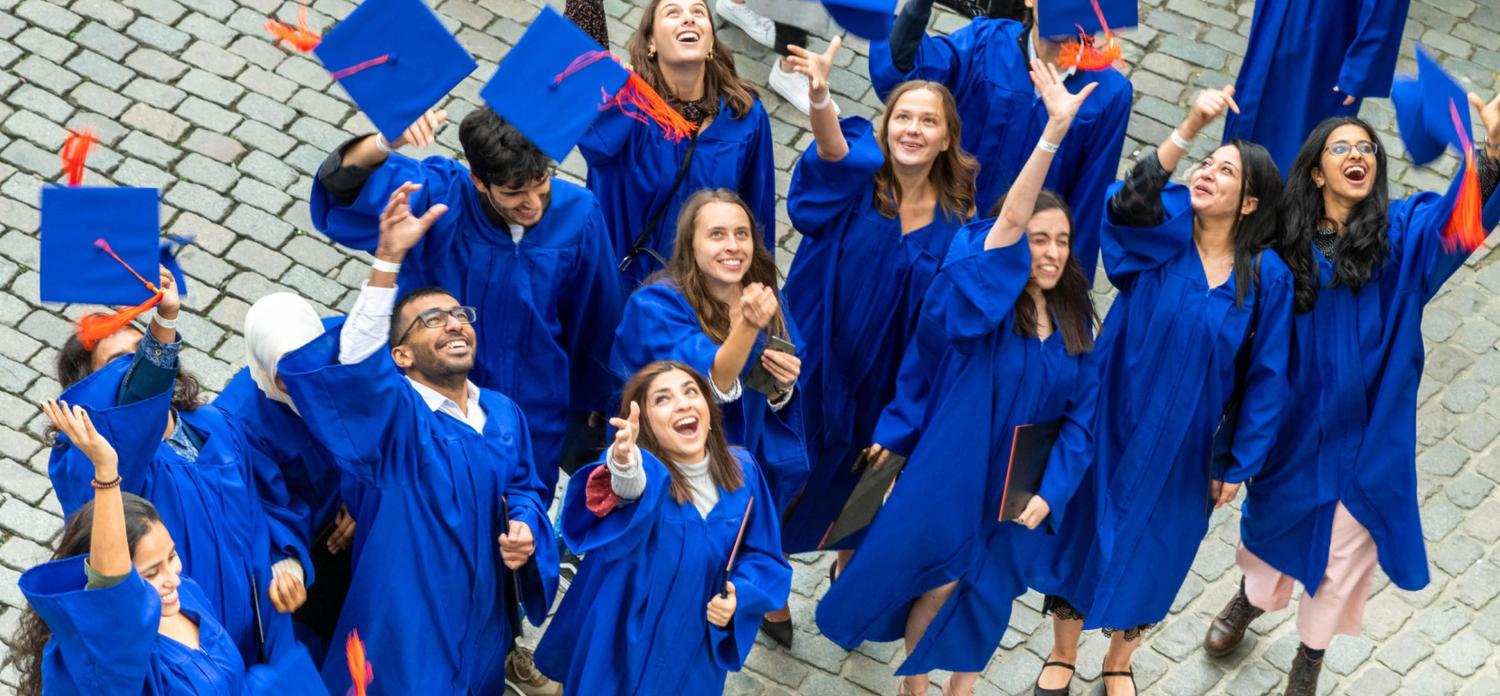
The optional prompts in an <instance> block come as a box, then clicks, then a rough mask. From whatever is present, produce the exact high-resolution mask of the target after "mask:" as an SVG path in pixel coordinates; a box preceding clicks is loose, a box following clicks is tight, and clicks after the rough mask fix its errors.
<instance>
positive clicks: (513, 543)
mask: <svg viewBox="0 0 1500 696" xmlns="http://www.w3.org/2000/svg"><path fill="white" fill-rule="evenodd" d="M535 552H536V537H533V536H532V535H531V527H530V526H528V525H527V524H526V523H525V522H522V521H520V520H511V521H510V531H509V532H506V533H505V534H501V535H500V560H502V561H504V562H505V567H506V568H510V569H511V570H515V569H517V568H520V567H521V566H523V565H526V561H528V560H530V559H531V554H533V553H535Z"/></svg>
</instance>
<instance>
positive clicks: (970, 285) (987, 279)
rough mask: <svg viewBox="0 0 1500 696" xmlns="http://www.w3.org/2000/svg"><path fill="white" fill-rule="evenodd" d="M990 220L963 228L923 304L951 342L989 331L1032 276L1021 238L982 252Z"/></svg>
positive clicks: (1002, 318) (1009, 309) (992, 220)
mask: <svg viewBox="0 0 1500 696" xmlns="http://www.w3.org/2000/svg"><path fill="white" fill-rule="evenodd" d="M994 224H995V218H988V219H983V220H976V221H974V222H971V223H969V224H967V225H965V226H964V229H963V230H962V231H961V232H960V233H959V234H958V235H957V236H955V237H954V239H955V240H961V242H960V243H961V244H962V246H960V243H955V244H954V246H953V248H952V249H951V250H950V251H949V253H948V258H947V259H945V260H944V261H943V269H942V271H941V272H939V273H938V276H937V277H936V278H934V279H933V281H932V284H933V287H934V288H935V289H929V291H928V295H927V302H931V303H935V304H936V305H937V306H936V307H934V308H933V311H935V312H938V313H939V314H941V315H942V317H943V332H944V335H945V336H946V337H947V339H948V341H949V342H951V343H963V342H967V341H971V340H973V339H976V338H979V337H981V336H985V335H988V334H991V333H994V332H995V331H996V330H997V329H998V328H999V327H1000V325H1001V323H1002V322H1004V321H1005V319H1006V317H1009V316H1010V315H1011V313H1012V312H1013V311H1015V307H1016V299H1017V298H1019V297H1020V296H1021V292H1022V291H1024V290H1025V289H1026V281H1027V280H1029V279H1030V278H1031V245H1030V244H1027V243H1026V240H1025V238H1024V235H1023V237H1022V238H1021V239H1018V240H1016V241H1015V243H1013V244H1011V245H1010V246H1004V247H999V248H996V249H985V248H984V242H985V237H987V236H988V235H989V232H990V228H991V227H992V226H993V225H994Z"/></svg>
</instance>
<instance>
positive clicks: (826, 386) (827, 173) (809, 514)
mask: <svg viewBox="0 0 1500 696" xmlns="http://www.w3.org/2000/svg"><path fill="white" fill-rule="evenodd" d="M842 125H843V131H844V137H845V138H846V139H848V141H849V154H848V155H846V156H845V157H844V158H843V159H842V160H839V161H838V162H825V161H823V159H822V158H820V157H818V151H817V144H816V143H813V144H811V145H809V146H808V148H807V152H805V153H803V155H802V159H801V161H799V162H798V164H797V168H796V170H794V171H793V173H792V183H791V187H790V189H789V190H788V192H787V213H788V215H790V217H791V220H792V225H793V226H794V227H796V228H797V230H798V231H800V232H801V233H802V246H801V247H799V248H798V249H797V256H796V258H795V259H793V260H792V269H791V272H790V273H789V274H788V275H787V282H786V296H787V302H788V307H787V310H788V312H790V314H791V316H792V318H793V320H794V321H795V322H796V324H797V326H798V327H800V328H801V329H802V332H803V338H804V339H805V340H806V348H805V349H804V350H803V351H802V378H801V379H800V380H799V383H800V384H801V386H802V388H803V389H804V390H806V391H805V393H804V394H803V398H805V399H807V403H808V404H809V407H808V408H807V409H805V410H804V412H803V417H804V419H805V425H806V432H807V433H809V434H810V439H809V442H808V448H807V449H808V460H809V462H810V464H811V469H812V473H811V475H810V477H809V478H808V483H807V489H806V490H807V492H806V493H805V494H804V495H803V496H802V497H801V499H799V500H798V502H797V504H796V505H794V506H793V508H792V510H791V511H790V512H789V513H788V514H789V517H788V519H787V521H786V525H785V527H783V529H782V541H783V543H785V544H786V547H787V549H788V551H790V552H792V553H797V552H802V551H812V550H815V549H817V548H818V547H819V542H820V541H821V540H822V537H823V535H824V533H826V532H827V531H828V529H829V526H830V525H832V524H833V521H834V519H835V518H836V517H838V513H839V510H840V509H842V508H843V505H844V503H845V501H847V500H848V498H849V493H850V492H851V491H853V490H854V484H855V483H856V482H857V481H859V474H858V472H855V471H854V470H853V467H852V466H851V464H852V463H853V461H854V459H855V457H857V456H858V453H859V450H860V449H861V448H863V447H865V446H866V445H869V444H870V437H871V435H872V433H873V432H874V430H875V421H876V419H877V418H879V416H880V410H881V408H882V407H883V406H885V404H886V403H887V402H889V401H890V400H891V397H892V396H893V395H894V393H895V386H896V373H897V370H898V369H899V368H900V366H901V356H902V355H903V354H904V353H905V352H906V346H907V343H908V342H909V341H910V340H911V336H912V333H913V331H914V329H915V327H916V323H917V313H918V310H919V309H920V307H921V305H922V298H923V296H924V295H925V294H926V292H927V286H928V284H929V283H931V282H932V277H933V276H934V275H936V273H937V270H938V266H939V264H940V262H941V261H942V258H943V254H944V253H946V252H947V251H948V245H949V244H951V243H952V241H953V234H954V232H956V231H957V230H958V227H959V226H960V225H961V224H962V222H961V221H959V220H953V219H949V218H948V217H947V215H946V214H945V213H944V212H943V211H942V210H935V211H934V213H933V218H932V222H931V223H929V224H928V225H927V226H925V227H922V228H920V229H916V230H912V231H911V232H909V233H906V234H903V233H902V232H901V219H900V218H899V217H895V218H888V217H885V216H884V215H881V214H880V212H879V211H878V210H877V209H876V208H875V200H874V199H875V185H874V176H875V172H876V171H878V170H879V169H880V167H881V165H882V164H884V162H885V156H884V155H883V154H881V151H880V144H879V142H878V141H877V139H876V137H875V131H874V126H872V125H871V123H870V122H869V121H867V120H865V119H863V118H859V117H851V118H847V119H844V121H843V124H842Z"/></svg>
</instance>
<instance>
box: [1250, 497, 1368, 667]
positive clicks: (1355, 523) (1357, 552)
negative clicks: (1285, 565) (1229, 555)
mask: <svg viewBox="0 0 1500 696" xmlns="http://www.w3.org/2000/svg"><path fill="white" fill-rule="evenodd" d="M1235 562H1236V563H1237V564H1238V565H1239V567H1240V570H1241V571H1242V572H1244V574H1245V595H1246V596H1247V597H1249V599H1250V603H1251V604H1254V605H1255V606H1256V607H1258V608H1260V609H1264V610H1266V611H1277V610H1280V609H1285V608H1286V606H1287V604H1288V603H1290V602H1291V599H1292V584H1293V582H1294V581H1293V579H1292V577H1291V576H1290V575H1287V574H1285V573H1282V572H1281V571H1279V570H1276V569H1275V568H1273V567H1271V565H1270V564H1269V563H1266V562H1265V561H1263V560H1261V559H1260V558H1259V557H1258V556H1256V555H1255V554H1253V553H1251V552H1250V550H1249V549H1247V548H1245V546H1244V545H1243V544H1241V545H1240V548H1239V551H1238V553H1237V554H1236V557H1235ZM1377 565H1379V558H1378V557H1377V555H1376V552H1375V540H1374V539H1372V538H1371V537H1370V532H1369V531H1367V530H1366V529H1365V527H1364V525H1362V524H1360V523H1359V520H1356V519H1354V516H1353V515H1351V514H1349V511H1348V510H1347V509H1345V508H1344V505H1343V504H1342V503H1340V504H1339V506H1338V509H1337V510H1336V511H1335V512H1334V513H1333V536H1332V539H1331V541H1330V542H1329V545H1328V569H1327V570H1325V571H1323V582H1322V583H1320V584H1319V585H1318V593H1317V595H1316V596H1313V595H1309V594H1307V592H1306V591H1304V592H1303V593H1302V598H1301V600H1300V601H1298V603H1297V636H1298V637H1299V638H1301V639H1302V642H1303V643H1305V644H1306V645H1307V647H1309V648H1312V649H1313V650H1324V649H1326V648H1327V647H1328V644H1329V643H1331V642H1333V637H1334V636H1335V635H1337V634H1341V633H1342V634H1344V635H1348V636H1357V635H1359V633H1360V629H1361V627H1362V626H1363V625H1364V616H1365V602H1366V600H1368V599H1369V598H1370V578H1371V577H1373V576H1374V574H1375V567H1376V566H1377Z"/></svg>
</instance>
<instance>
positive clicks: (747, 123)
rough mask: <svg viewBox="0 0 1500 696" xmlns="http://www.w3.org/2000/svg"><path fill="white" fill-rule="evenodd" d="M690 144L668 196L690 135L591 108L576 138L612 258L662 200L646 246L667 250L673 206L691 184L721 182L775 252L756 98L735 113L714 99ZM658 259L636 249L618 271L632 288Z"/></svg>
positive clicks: (766, 133) (763, 129)
mask: <svg viewBox="0 0 1500 696" xmlns="http://www.w3.org/2000/svg"><path fill="white" fill-rule="evenodd" d="M697 138H698V144H697V148H696V150H695V151H694V152H693V161H692V162H691V163H690V164H689V165H688V170H687V175H686V176H685V177H684V178H683V180H682V185H681V186H680V187H678V189H677V193H676V194H675V195H673V196H671V198H668V197H667V194H668V193H669V192H671V190H672V182H673V181H674V180H676V178H677V172H678V170H679V169H681V167H682V160H683V157H685V156H686V155H687V151H688V147H689V145H690V142H689V141H688V140H687V139H684V140H682V141H681V142H675V143H674V142H671V141H669V140H667V139H665V138H663V137H662V135H661V128H660V127H659V126H657V125H656V124H654V123H641V122H640V121H637V120H635V119H634V118H631V117H630V116H627V115H625V114H624V113H623V112H621V111H620V110H619V109H610V110H608V111H605V112H604V113H603V114H601V115H600V116H599V120H598V121H595V122H594V125H593V127H591V128H590V129H589V131H588V132H587V133H585V134H584V136H583V139H582V140H579V141H578V151H579V152H581V153H583V158H584V160H585V161H587V162H588V165H589V171H588V187H589V190H590V191H593V192H594V195H596V196H598V197H599V204H600V206H601V207H602V208H603V209H604V214H605V216H606V219H607V220H608V227H609V233H610V235H611V239H613V240H614V247H613V248H614V261H616V262H618V261H619V260H620V259H623V258H624V257H625V255H626V254H628V253H630V250H631V248H632V247H633V246H634V245H635V241H636V239H637V238H638V237H640V236H641V233H642V232H643V231H644V228H645V226H646V223H648V222H650V220H651V216H652V214H653V213H655V212H656V211H657V210H658V209H659V208H661V207H662V206H666V210H665V212H664V213H663V214H662V215H661V220H660V221H659V222H658V223H657V225H656V229H654V230H651V234H650V235H649V237H648V238H647V243H646V246H647V247H650V248H651V249H655V250H656V253H658V254H661V257H662V258H663V259H669V258H672V247H673V246H674V245H675V243H676V240H677V213H678V211H679V210H681V208H682V204H683V203H684V202H685V201H687V199H688V198H689V197H690V196H692V195H693V194H694V193H697V192H698V191H699V190H702V189H706V188H727V189H729V190H731V191H734V192H735V193H738V194H739V195H740V198H743V199H745V202H746V203H747V204H749V206H750V210H751V212H753V213H754V214H755V222H756V224H757V225H759V226H760V229H761V231H762V232H763V233H764V235H765V240H766V248H767V249H768V250H770V251H771V253H772V254H775V253H776V162H775V160H774V159H773V158H772V155H771V144H772V143H773V142H774V140H773V139H772V136H771V118H770V116H769V115H767V114H766V109H765V107H764V106H762V105H761V103H760V100H759V99H756V100H755V104H754V105H753V106H752V107H751V108H750V110H749V111H747V112H745V115H744V116H740V117H738V118H736V117H735V116H734V112H733V111H731V110H730V109H729V105H728V104H727V103H726V102H724V101H723V100H720V102H719V115H718V117H716V118H715V119H714V120H713V121H712V122H710V123H709V124H708V127H707V128H704V129H703V130H702V131H700V132H699V133H698V136H697ZM658 270H661V264H659V263H657V262H656V261H655V260H654V259H652V258H651V255H650V254H646V253H642V254H641V255H640V256H638V257H636V259H635V262H634V263H632V264H631V265H630V268H628V269H627V270H626V271H625V273H624V281H625V284H626V288H627V289H633V288H635V287H636V286H637V285H639V284H640V283H641V281H643V280H644V279H645V278H646V276H648V275H650V274H651V273H652V272H653V271H658Z"/></svg>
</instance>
